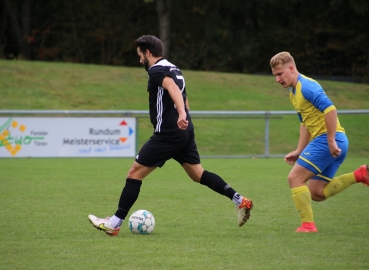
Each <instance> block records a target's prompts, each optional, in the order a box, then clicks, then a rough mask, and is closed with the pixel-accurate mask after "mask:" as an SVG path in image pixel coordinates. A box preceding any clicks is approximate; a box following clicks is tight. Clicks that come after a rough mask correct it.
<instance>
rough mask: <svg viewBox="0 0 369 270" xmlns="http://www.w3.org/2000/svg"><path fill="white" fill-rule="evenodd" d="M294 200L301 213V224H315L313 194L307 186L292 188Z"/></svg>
mask: <svg viewBox="0 0 369 270" xmlns="http://www.w3.org/2000/svg"><path fill="white" fill-rule="evenodd" d="M291 191H292V199H293V202H294V203H295V206H296V208H297V211H298V212H299V215H300V218H301V222H314V217H313V209H312V208H311V194H310V191H309V189H308V187H307V186H301V187H296V188H292V189H291Z"/></svg>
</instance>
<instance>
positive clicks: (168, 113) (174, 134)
mask: <svg viewBox="0 0 369 270" xmlns="http://www.w3.org/2000/svg"><path fill="white" fill-rule="evenodd" d="M135 43H136V47H137V54H138V56H139V57H140V64H141V65H143V66H144V67H145V69H146V71H147V72H148V75H149V81H148V87H147V91H148V92H149V107H150V108H149V110H150V120H151V123H152V124H153V127H154V134H153V135H152V136H151V137H150V139H149V140H148V141H147V142H146V143H145V144H144V145H143V146H142V148H141V150H140V151H139V153H138V155H137V156H136V159H135V161H134V162H133V164H132V166H131V168H130V170H129V171H128V175H127V179H126V184H125V186H124V188H123V191H122V194H121V196H120V199H119V203H118V210H117V211H116V212H115V214H114V215H113V216H112V217H107V218H98V217H96V216H94V215H89V216H88V219H89V220H90V222H91V223H92V225H93V226H94V227H96V228H97V229H99V230H101V231H104V232H105V233H106V234H107V235H110V236H117V235H118V233H119V230H120V226H121V225H122V222H123V220H124V219H125V218H126V216H127V215H128V212H129V210H130V209H131V207H132V206H133V204H134V203H135V201H136V200H137V198H138V195H139V193H140V188H141V184H142V180H143V179H144V178H145V177H146V176H147V175H148V174H150V173H151V172H152V171H153V170H155V169H156V168H157V167H162V166H163V165H164V164H165V162H166V161H167V160H169V159H171V158H173V159H174V160H176V161H177V162H178V163H179V164H180V165H181V166H182V168H183V169H184V170H185V171H186V173H187V174H188V176H189V177H190V178H191V179H192V180H193V181H194V182H197V183H200V184H202V185H205V186H207V187H209V188H210V189H212V190H214V191H215V192H217V193H219V194H221V195H224V196H227V197H228V198H229V199H231V200H232V201H233V203H234V204H235V206H236V209H237V211H238V226H242V225H243V224H244V223H245V222H246V221H247V219H248V218H249V217H250V211H251V209H252V207H253V204H252V201H251V200H249V199H247V198H245V197H242V196H241V195H240V194H238V193H237V192H236V191H235V190H234V189H233V188H231V187H230V186H229V185H228V184H227V183H226V182H225V181H224V180H223V179H222V178H221V177H220V176H218V175H216V174H214V173H212V172H209V171H206V170H204V169H203V168H202V166H201V163H200V156H199V153H198V151H197V147H196V142H195V133H194V126H193V124H192V121H191V117H190V114H189V111H188V110H189V107H188V101H187V96H186V84H185V79H184V77H183V75H182V73H181V71H180V70H179V69H178V67H176V66H175V65H173V64H172V63H170V62H168V61H167V60H166V59H164V58H163V43H162V41H161V40H160V39H158V38H157V37H155V36H150V35H144V36H142V37H140V38H138V39H137V40H136V42H135Z"/></svg>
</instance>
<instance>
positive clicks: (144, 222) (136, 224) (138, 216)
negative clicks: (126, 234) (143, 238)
mask: <svg viewBox="0 0 369 270" xmlns="http://www.w3.org/2000/svg"><path fill="white" fill-rule="evenodd" d="M128 228H129V229H130V230H131V232H132V233H134V234H149V233H151V232H152V231H153V230H154V228H155V218H154V216H153V214H151V213H150V212H149V211H147V210H137V211H135V212H133V214H132V215H131V216H130V217H129V220H128Z"/></svg>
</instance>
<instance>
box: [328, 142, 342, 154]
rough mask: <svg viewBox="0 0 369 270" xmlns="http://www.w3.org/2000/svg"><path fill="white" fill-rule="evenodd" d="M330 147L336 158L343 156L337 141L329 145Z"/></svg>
mask: <svg viewBox="0 0 369 270" xmlns="http://www.w3.org/2000/svg"><path fill="white" fill-rule="evenodd" d="M328 146H329V152H330V153H331V155H332V156H333V157H334V158H336V157H338V156H339V155H340V154H341V152H342V150H341V148H339V147H338V146H337V143H336V141H334V142H330V143H328Z"/></svg>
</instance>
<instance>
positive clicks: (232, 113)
mask: <svg viewBox="0 0 369 270" xmlns="http://www.w3.org/2000/svg"><path fill="white" fill-rule="evenodd" d="M190 113H191V116H197V117H198V116H200V117H201V116H202V117H211V116H218V117H219V116H222V117H231V116H238V117H241V118H242V117H245V118H247V117H250V116H262V117H263V118H264V119H265V132H264V154H263V155H236V156H231V155H226V156H201V157H204V158H206V157H211V158H248V157H263V158H270V157H280V156H284V155H283V154H276V155H271V154H270V153H269V121H270V118H271V116H274V115H294V114H296V111H190ZM338 113H339V114H369V110H338ZM35 114H37V115H40V114H41V115H77V114H78V115H81V114H82V115H97V114H100V115H122V116H138V117H148V116H149V111H147V110H0V115H35Z"/></svg>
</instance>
